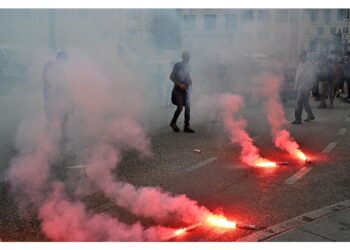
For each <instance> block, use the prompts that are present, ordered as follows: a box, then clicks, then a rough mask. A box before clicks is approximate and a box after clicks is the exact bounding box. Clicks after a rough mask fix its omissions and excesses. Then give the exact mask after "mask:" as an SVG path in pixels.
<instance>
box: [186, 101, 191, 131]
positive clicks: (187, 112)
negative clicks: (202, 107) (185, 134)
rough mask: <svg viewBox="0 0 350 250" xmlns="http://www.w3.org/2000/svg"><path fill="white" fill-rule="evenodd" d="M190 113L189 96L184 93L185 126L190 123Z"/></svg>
mask: <svg viewBox="0 0 350 250" xmlns="http://www.w3.org/2000/svg"><path fill="white" fill-rule="evenodd" d="M190 114H191V105H190V97H189V95H186V98H185V126H189V125H190Z"/></svg>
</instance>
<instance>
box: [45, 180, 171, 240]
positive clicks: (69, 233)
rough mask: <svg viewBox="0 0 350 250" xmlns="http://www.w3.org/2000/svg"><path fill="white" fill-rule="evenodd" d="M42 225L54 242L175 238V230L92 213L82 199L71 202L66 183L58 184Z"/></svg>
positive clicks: (47, 205) (48, 204)
mask: <svg viewBox="0 0 350 250" xmlns="http://www.w3.org/2000/svg"><path fill="white" fill-rule="evenodd" d="M39 218H40V219H41V220H42V224H41V228H42V231H43V232H44V233H45V235H46V236H47V237H48V238H49V239H50V240H53V241H159V240H166V239H168V238H171V237H172V236H173V235H174V232H175V229H171V228H166V227H161V226H155V227H150V228H147V229H145V228H144V227H143V226H142V225H141V224H140V223H135V224H132V225H127V224H124V223H121V222H120V221H118V219H117V218H114V217H111V216H110V215H108V214H106V213H100V214H92V213H91V212H88V211H87V210H86V208H85V206H84V204H83V203H82V202H80V201H70V200H69V199H68V198H67V197H66V195H65V194H64V187H63V183H54V184H53V189H52V193H51V194H49V198H48V199H47V200H46V201H45V203H44V204H43V205H42V207H41V208H40V211H39Z"/></svg>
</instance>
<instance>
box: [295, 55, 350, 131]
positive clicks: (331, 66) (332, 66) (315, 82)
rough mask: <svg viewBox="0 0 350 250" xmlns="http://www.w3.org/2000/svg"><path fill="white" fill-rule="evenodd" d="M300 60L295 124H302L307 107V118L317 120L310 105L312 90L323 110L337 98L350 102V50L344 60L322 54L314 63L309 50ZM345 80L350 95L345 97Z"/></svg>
mask: <svg viewBox="0 0 350 250" xmlns="http://www.w3.org/2000/svg"><path fill="white" fill-rule="evenodd" d="M299 59H300V63H299V65H298V67H297V70H296V76H295V90H296V91H297V98H296V108H295V120H294V121H293V122H292V124H302V121H301V120H302V119H301V117H302V109H303V107H304V108H305V110H306V113H307V115H308V117H307V118H306V119H305V120H304V121H306V122H308V121H311V120H314V119H315V116H314V115H313V113H312V110H311V107H310V104H309V94H310V91H311V92H312V95H313V96H314V98H315V100H316V101H319V102H320V104H319V105H318V106H317V107H318V108H319V109H325V108H332V107H333V106H334V99H335V98H336V97H338V98H341V99H343V100H344V101H346V102H349V103H350V53H348V54H347V55H346V56H345V57H344V60H340V61H338V60H334V59H332V58H327V57H326V56H325V55H321V56H320V58H319V60H318V61H317V62H316V63H315V64H314V63H312V62H311V61H309V60H308V57H307V52H306V51H303V52H302V53H301V54H300V57H299ZM345 83H346V89H347V96H346V97H343V96H342V95H343V94H345ZM327 102H328V104H327Z"/></svg>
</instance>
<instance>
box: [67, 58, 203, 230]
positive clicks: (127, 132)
mask: <svg viewBox="0 0 350 250" xmlns="http://www.w3.org/2000/svg"><path fill="white" fill-rule="evenodd" d="M71 67H72V68H74V69H75V70H74V72H72V73H71V75H70V82H71V85H72V86H71V87H70V93H71V96H72V98H73V99H74V100H75V107H76V109H77V110H79V119H80V120H81V122H82V123H83V124H84V127H83V128H82V130H80V131H79V134H78V135H77V134H75V135H74V137H75V138H78V137H79V136H81V137H82V138H84V139H86V138H89V139H88V141H90V142H91V143H89V144H88V154H86V156H85V157H84V163H83V164H84V165H85V168H84V172H85V174H86V176H87V177H88V179H89V180H90V181H92V182H93V183H94V184H95V185H96V186H97V188H98V189H99V190H100V191H102V192H103V193H104V195H105V196H106V197H109V198H111V199H113V200H114V201H115V202H116V204H117V205H118V206H120V207H124V208H127V209H129V210H130V211H131V212H132V213H134V214H135V215H138V216H142V217H148V218H153V219H154V220H155V221H157V222H166V221H170V220H174V217H176V220H178V221H179V222H183V223H186V224H190V223H195V222H198V221H200V220H201V219H202V218H203V216H205V215H206V214H208V213H209V211H208V210H207V209H205V208H204V207H200V206H198V204H197V202H196V201H193V200H190V199H189V198H187V197H186V196H185V195H173V194H170V193H168V192H165V191H163V190H161V189H160V188H157V187H139V188H137V187H135V186H133V185H131V184H130V183H125V182H120V181H119V180H118V179H117V178H114V176H113V173H114V172H113V170H115V169H116V168H117V166H118V164H119V162H120V159H121V155H122V152H123V151H128V150H136V151H137V152H139V153H140V154H141V155H143V156H151V155H152V153H151V150H150V145H149V144H150V143H149V139H148V138H147V136H146V135H145V133H144V130H143V129H142V127H141V126H140V125H139V124H138V123H137V122H135V121H134V120H133V119H132V117H130V115H129V114H128V106H135V105H136V106H137V105H141V104H138V101H139V100H138V99H137V98H135V97H133V96H132V91H131V92H130V93H129V94H130V99H129V100H126V101H124V102H123V103H120V101H119V100H118V98H116V96H118V95H120V94H118V92H120V91H121V90H122V89H124V85H123V83H121V84H120V85H118V87H116V86H114V85H113V83H112V82H110V81H109V80H108V79H106V78H105V77H103V76H102V75H101V74H100V73H99V72H96V70H95V69H93V68H92V67H91V65H89V64H87V65H85V66H84V67H83V68H80V67H76V66H74V65H72V66H71ZM91 72H93V74H91ZM87 86H88V87H87ZM126 89H128V87H126ZM122 92H128V91H122ZM95 94H96V95H97V97H96V98H95V97H94V96H95ZM134 99H136V101H135V103H132V101H133V100H134ZM129 102H130V104H129ZM151 201H152V202H151Z"/></svg>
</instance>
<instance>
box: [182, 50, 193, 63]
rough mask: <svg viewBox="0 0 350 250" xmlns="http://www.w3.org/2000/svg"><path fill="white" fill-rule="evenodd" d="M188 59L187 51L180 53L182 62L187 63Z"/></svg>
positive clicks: (188, 53) (189, 56)
mask: <svg viewBox="0 0 350 250" xmlns="http://www.w3.org/2000/svg"><path fill="white" fill-rule="evenodd" d="M190 58H191V55H190V52H188V51H187V50H185V51H184V52H182V61H184V62H189V61H190Z"/></svg>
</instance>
